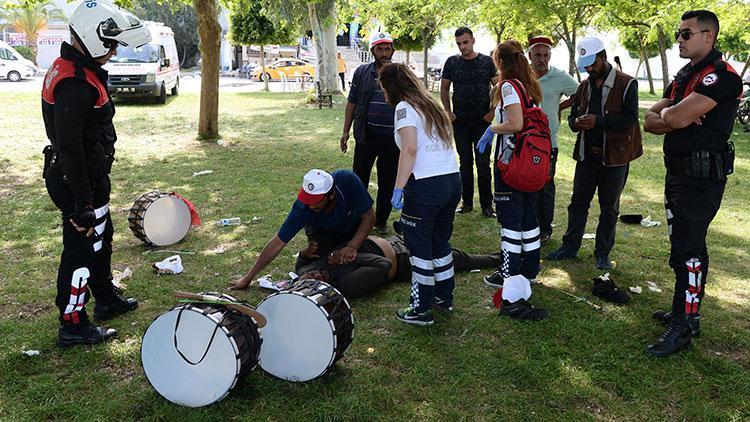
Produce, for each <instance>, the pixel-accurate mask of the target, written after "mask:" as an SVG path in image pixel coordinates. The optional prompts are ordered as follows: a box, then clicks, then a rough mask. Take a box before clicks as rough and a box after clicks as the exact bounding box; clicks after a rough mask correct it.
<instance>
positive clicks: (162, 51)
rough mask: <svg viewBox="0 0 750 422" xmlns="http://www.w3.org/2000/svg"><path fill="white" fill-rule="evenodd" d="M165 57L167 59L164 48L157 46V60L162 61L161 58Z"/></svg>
mask: <svg viewBox="0 0 750 422" xmlns="http://www.w3.org/2000/svg"><path fill="white" fill-rule="evenodd" d="M166 57H167V54H166V53H165V52H164V46H163V45H160V46H159V58H160V59H163V58H166Z"/></svg>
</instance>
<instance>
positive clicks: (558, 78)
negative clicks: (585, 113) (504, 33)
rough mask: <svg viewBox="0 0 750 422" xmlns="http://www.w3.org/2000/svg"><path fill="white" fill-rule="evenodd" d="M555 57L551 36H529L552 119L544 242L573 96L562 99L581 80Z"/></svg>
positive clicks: (542, 201) (542, 209) (542, 195)
mask: <svg viewBox="0 0 750 422" xmlns="http://www.w3.org/2000/svg"><path fill="white" fill-rule="evenodd" d="M551 57H552V40H551V39H549V38H547V37H542V36H540V37H534V38H531V39H529V61H530V62H531V67H533V68H534V72H535V73H536V76H537V79H538V80H539V85H540V86H541V87H542V110H544V112H545V113H546V114H547V119H548V120H549V131H550V135H551V140H552V155H551V157H550V179H549V182H547V184H546V185H545V186H544V188H542V190H541V191H539V200H538V206H539V213H538V216H539V231H540V232H541V236H540V240H541V241H542V243H544V242H546V241H548V240H549V238H550V237H551V236H552V220H553V219H554V216H555V179H554V178H555V168H556V167H557V152H558V148H557V132H558V130H559V129H560V114H561V113H562V111H563V110H565V109H566V108H568V107H570V103H571V101H572V97H571V98H567V99H565V101H563V102H560V98H562V96H563V95H565V96H567V97H570V96H572V95H573V94H575V93H576V90H577V89H578V82H576V81H575V79H573V78H572V77H571V76H570V75H568V74H567V73H566V72H564V71H562V70H560V69H558V68H556V67H552V66H550V65H549V61H550V58H551Z"/></svg>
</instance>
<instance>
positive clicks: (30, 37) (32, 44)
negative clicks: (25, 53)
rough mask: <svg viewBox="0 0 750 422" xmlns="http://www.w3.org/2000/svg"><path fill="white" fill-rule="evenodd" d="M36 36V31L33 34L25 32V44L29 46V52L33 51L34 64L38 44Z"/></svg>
mask: <svg viewBox="0 0 750 422" xmlns="http://www.w3.org/2000/svg"><path fill="white" fill-rule="evenodd" d="M37 37H38V35H37V34H36V33H34V34H26V44H27V45H28V46H29V48H31V52H32V53H33V55H32V56H33V57H34V60H32V61H33V62H34V64H37V63H38V62H37V53H38V51H39V46H38V45H37Z"/></svg>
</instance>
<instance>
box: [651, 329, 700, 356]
mask: <svg viewBox="0 0 750 422" xmlns="http://www.w3.org/2000/svg"><path fill="white" fill-rule="evenodd" d="M689 346H690V327H688V326H687V324H685V323H682V322H675V321H672V322H671V323H670V324H669V327H667V330H666V331H664V334H662V335H661V336H660V337H659V338H658V339H657V340H656V342H655V343H653V344H649V345H648V346H647V347H646V353H648V354H649V355H651V356H657V357H666V356H669V355H673V354H675V353H677V352H679V351H680V350H682V349H684V348H686V347H689Z"/></svg>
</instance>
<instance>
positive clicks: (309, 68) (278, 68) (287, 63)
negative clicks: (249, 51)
mask: <svg viewBox="0 0 750 422" xmlns="http://www.w3.org/2000/svg"><path fill="white" fill-rule="evenodd" d="M281 73H284V75H286V77H287V78H288V79H293V78H295V77H299V76H302V75H306V76H315V66H313V65H312V64H310V63H308V62H306V61H302V60H297V59H279V60H276V61H274V62H272V63H271V64H267V65H266V73H265V75H263V69H262V68H261V67H260V66H258V67H256V68H255V69H254V70H253V72H252V73H251V74H250V75H251V78H252V79H255V80H257V81H262V80H266V79H276V80H278V79H281Z"/></svg>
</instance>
